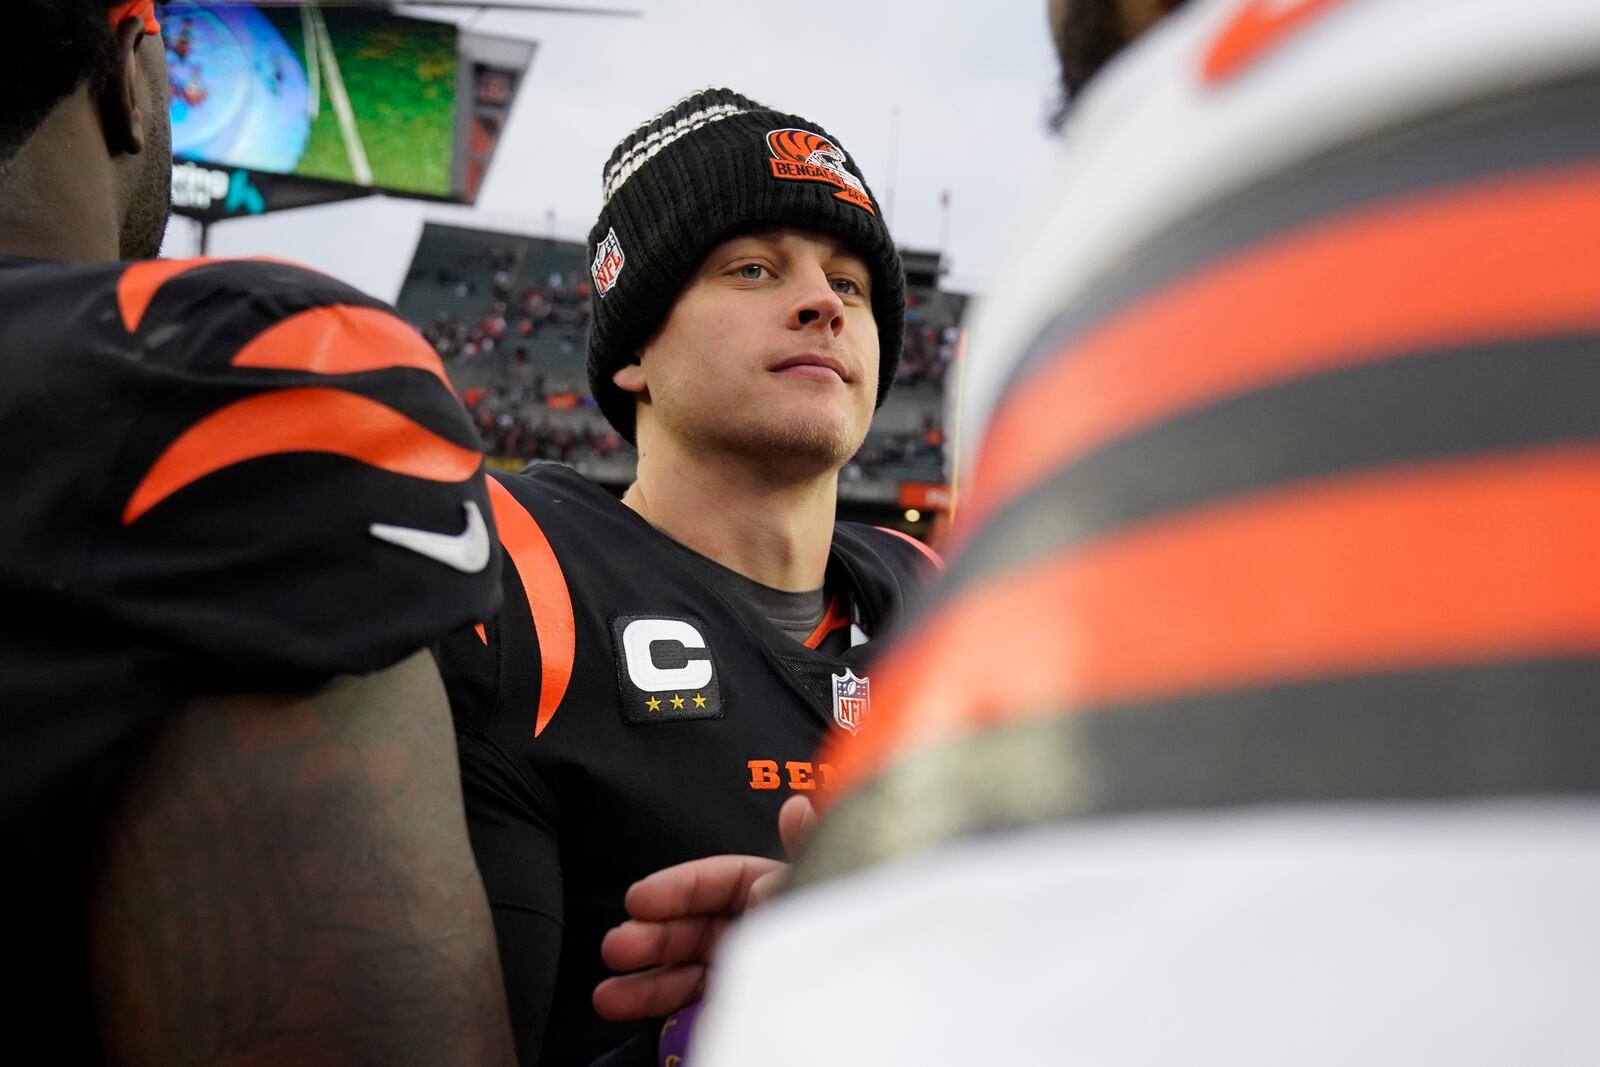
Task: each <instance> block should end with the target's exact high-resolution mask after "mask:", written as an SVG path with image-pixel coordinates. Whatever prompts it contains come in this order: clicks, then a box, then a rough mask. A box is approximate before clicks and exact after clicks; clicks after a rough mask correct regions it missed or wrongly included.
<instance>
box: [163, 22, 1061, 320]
mask: <svg viewBox="0 0 1600 1067" xmlns="http://www.w3.org/2000/svg"><path fill="white" fill-rule="evenodd" d="M577 2H580V3H586V2H588V0H577ZM594 6H597V7H600V6H614V7H632V8H636V9H639V10H642V11H643V13H644V14H643V17H641V18H637V19H611V18H589V17H578V16H572V15H555V14H524V13H513V12H478V13H473V12H459V11H457V12H451V11H449V10H447V9H440V8H429V7H425V6H411V7H408V8H405V9H402V10H404V11H405V12H406V13H409V14H417V15H424V16H427V17H438V18H447V19H450V20H452V21H456V22H461V23H463V24H465V25H467V26H469V27H470V28H472V29H474V30H476V31H479V32H483V33H489V34H495V35H503V36H509V37H518V38H522V39H526V40H534V41H537V42H538V44H539V49H538V52H537V53H536V54H535V56H534V60H533V66H532V69H531V70H530V72H529V76H528V78H527V80H526V81H524V82H523V86H522V91H521V95H520V97H519V99H518V101H517V105H516V109H515V111H514V112H513V114H512V119H511V122H510V124H509V126H508V127H507V130H506V134H505V138H504V140H503V141H502V143H501V146H500V151H499V154H498V156H497V157H496V160H495V163H494V167H493V169H492V170H491V171H490V174H489V178H488V181H487V183H486V184H485V186H484V190H483V193H482V195H481V196H480V197H479V201H478V204H477V206H476V207H474V208H471V209H465V208H460V207H454V206H449V205H432V204H419V203H415V202H408V201H404V200H394V199H388V198H381V199H380V198H373V199H369V200H362V201H355V202H351V203H346V204H336V205H330V206H326V207H320V208H310V209H305V210H302V211H296V212H285V213H282V214H278V215H271V216H266V217H264V218H260V219H246V220H239V221H232V222H227V223H223V224H221V225H219V226H217V227H215V228H213V230H212V236H211V252H212V254H214V255H257V254H271V255H276V256H281V257H284V258H287V259H293V260H297V261H299V262H302V263H306V264H309V265H311V266H314V267H319V268H321V269H323V270H326V271H329V272H330V273H333V274H335V275H337V276H339V277H341V278H343V279H345V280H346V281H349V282H351V283H353V284H355V285H357V286H359V287H361V288H363V289H366V290H368V291H370V292H372V293H374V294H375V295H378V296H380V297H383V298H385V299H389V300H392V299H394V297H395V294H396V293H397V292H398V291H399V288H400V284H401V282H402V280H403V279H404V275H405V269H406V266H407V265H408V264H409V262H410V259H411V253H412V251H413V250H414V248H415V245H416V240H417V236H418V234H419V233H420V232H421V229H422V224H423V222H424V221H425V220H428V219H434V220H438V221H443V222H449V223H452V224H458V225H473V226H480V227H483V228H487V229H503V230H511V231H515V232H527V233H537V234H548V233H550V232H552V219H553V232H554V233H555V235H556V236H558V237H561V238H566V239H573V240H581V239H582V238H583V236H584V234H585V233H586V232H587V230H588V228H589V225H590V224H591V223H592V222H593V221H594V217H595V215H596V214H597V213H598V212H599V209H600V167H601V165H602V164H603V163H604V162H605V160H606V157H607V156H609V155H610V154H611V149H612V147H613V146H614V145H615V144H616V143H617V141H619V140H621V139H622V137H623V136H625V135H626V134H627V133H628V131H629V130H631V129H632V128H633V127H634V126H636V125H638V124H639V123H640V122H642V121H644V120H645V119H647V118H649V117H650V116H651V115H653V114H655V113H656V112H658V111H661V110H662V109H664V108H666V107H668V106H669V105H671V104H672V103H673V102H674V101H676V100H678V99H679V98H680V97H683V96H685V95H687V94H689V93H691V92H693V91H695V90H696V89H700V88H704V87H706V86H710V85H725V86H727V87H729V88H732V89H735V90H737V91H739V92H742V93H744V94H745V95H747V96H750V97H752V98H754V99H756V100H758V101H760V102H762V103H765V104H769V105H771V106H773V107H775V108H777V109H779V110H782V111H788V112H792V113H795V114H798V115H801V116H804V117H806V118H809V119H812V120H814V121H815V122H817V123H818V124H820V125H822V126H825V127H827V128H828V130H829V131H830V132H831V133H833V135H834V136H836V137H837V138H838V139H839V140H840V141H842V142H843V143H844V146H845V148H846V149H847V150H848V151H849V152H850V153H851V154H852V155H853V156H854V157H855V158H856V159H857V161H858V162H859V164H860V165H861V168H862V170H863V171H864V172H865V173H866V176H867V181H868V182H869V184H871V185H872V187H873V191H874V192H876V193H877V194H878V197H879V200H880V201H882V202H883V203H884V205H885V213H886V215H888V217H889V222H890V225H891V228H892V230H893V232H894V234H895V237H896V239H897V240H898V241H899V242H900V243H901V244H902V245H905V246H909V247H913V248H936V247H939V244H940V240H941V235H942V232H943V229H942V218H941V214H942V212H941V209H940V193H941V191H943V190H945V189H948V190H949V191H950V202H951V207H950V212H949V234H948V241H947V242H946V244H945V246H944V247H945V251H946V254H947V257H948V266H949V268H950V275H949V278H948V279H947V284H949V285H950V286H951V287H952V288H958V289H963V290H966V291H975V290H978V289H981V287H982V282H983V279H984V278H985V277H986V276H987V275H988V273H989V272H990V271H991V270H992V269H993V268H994V267H995V266H996V265H997V264H996V259H997V257H998V256H999V255H1000V249H1001V247H1002V246H1003V245H1004V244H1006V238H1007V235H1008V234H1009V233H1011V232H1013V231H1014V230H1015V229H1016V228H1017V227H1018V226H1020V225H1021V222H1022V220H1020V219H1017V218H1016V217H1015V214H1014V213H1015V211H1016V210H1017V208H1018V206H1019V205H1020V204H1021V203H1025V202H1026V201H1027V200H1028V199H1029V197H1028V194H1029V193H1030V192H1032V191H1033V190H1034V189H1035V187H1036V183H1037V182H1038V181H1039V175H1040V171H1041V170H1042V169H1043V164H1044V162H1045V160H1046V159H1047V158H1048V156H1049V154H1050V152H1051V151H1052V146H1053V142H1052V140H1051V138H1050V137H1049V135H1048V134H1047V133H1046V124H1045V119H1046V116H1047V114H1048V112H1049V109H1050V106H1051V103H1052V101H1053V99H1054V95H1055V81H1056V74H1055V54H1054V51H1053V49H1052V47H1051V44H1050V38H1049V34H1048V32H1047V29H1046V23H1045V14H1044V9H1045V0H987V2H985V0H783V2H780V0H631V2H630V0H595V3H594ZM896 108H898V110H899V121H898V138H896V137H894V136H893V131H894V129H895V126H896V122H895V119H894V114H895V109H896ZM196 241H197V237H196V233H195V229H194V227H193V226H192V224H190V223H188V222H187V220H183V219H175V220H174V222H173V226H172V230H171V232H170V234H169V237H168V246H167V254H169V255H188V254H192V253H193V252H194V251H195V250H196Z"/></svg>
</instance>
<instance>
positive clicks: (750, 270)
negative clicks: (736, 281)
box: [734, 263, 767, 282]
mask: <svg viewBox="0 0 1600 1067" xmlns="http://www.w3.org/2000/svg"><path fill="white" fill-rule="evenodd" d="M766 270H767V268H766V267H763V266H762V265H761V264H759V263H746V264H745V265H744V266H742V267H740V268H739V269H738V270H737V271H735V272H734V273H736V274H738V275H739V277H741V278H744V279H745V280H746V281H752V282H758V281H760V280H761V278H762V276H763V275H764V274H765V273H766Z"/></svg>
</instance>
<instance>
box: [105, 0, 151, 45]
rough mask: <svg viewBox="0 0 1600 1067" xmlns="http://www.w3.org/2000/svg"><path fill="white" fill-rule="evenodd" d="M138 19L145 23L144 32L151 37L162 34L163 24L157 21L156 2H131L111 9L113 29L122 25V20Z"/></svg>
mask: <svg viewBox="0 0 1600 1067" xmlns="http://www.w3.org/2000/svg"><path fill="white" fill-rule="evenodd" d="M126 18H136V19H138V20H139V21H140V22H142V23H144V32H145V33H148V34H149V35H150V36H151V37H154V36H156V35H157V34H159V33H160V32H161V23H159V22H157V21H156V2H155V0H130V2H129V3H126V4H118V5H117V6H116V7H114V8H112V9H111V28H112V29H115V28H117V27H118V26H120V25H122V20H123V19H126Z"/></svg>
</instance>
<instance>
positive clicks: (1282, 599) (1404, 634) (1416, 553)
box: [822, 447, 1600, 784]
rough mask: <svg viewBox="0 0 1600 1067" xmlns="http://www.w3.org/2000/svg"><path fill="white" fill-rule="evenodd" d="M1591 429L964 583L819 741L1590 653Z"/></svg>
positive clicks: (893, 749)
mask: <svg viewBox="0 0 1600 1067" xmlns="http://www.w3.org/2000/svg"><path fill="white" fill-rule="evenodd" d="M1597 545H1600V448H1594V447H1569V448H1560V449H1554V448H1553V449H1545V450H1540V451H1537V452H1527V453H1520V454H1514V455H1509V456H1500V457H1494V458H1487V459H1478V460H1472V461H1452V462H1448V463H1436V464H1429V465H1416V466H1408V467H1404V468H1395V469H1391V470H1388V471H1383V472H1380V473H1366V474H1363V475H1355V476H1349V477H1341V478H1330V479H1327V480H1324V481H1321V482H1318V483H1312V484H1303V485H1299V486H1295V487H1293V488H1289V489H1284V490H1280V491H1277V492H1272V493H1267V494H1263V495H1260V496H1257V497H1253V498H1247V499H1243V500H1240V501H1238V502H1236V503H1231V504H1227V505H1220V506H1215V507H1210V508H1204V509H1198V510H1195V511H1191V512H1186V513H1184V514H1182V515H1179V516H1176V517H1174V518H1172V519H1169V520H1165V521H1158V522H1154V523H1150V524H1148V525H1146V526H1144V527H1141V528H1138V529H1135V530H1133V531H1130V532H1128V533H1126V534H1123V535H1121V536H1115V537H1112V538H1110V539H1109V540H1107V541H1104V542H1099V543H1094V544H1090V545H1087V546H1085V547H1083V548H1082V549H1081V550H1079V551H1076V552H1073V551H1068V552H1066V553H1062V554H1057V555H1055V556H1053V557H1049V558H1046V559H1044V560H1042V561H1040V562H1039V563H1037V564H1034V565H1029V566H1025V567H1023V568H1021V569H1019V570H1017V571H1014V572H1011V573H1008V574H1007V575H1005V576H1004V577H1002V578H998V579H996V580H993V581H991V582H989V583H988V584H986V585H982V586H978V587H976V588H974V589H973V590H972V591H971V592H968V593H965V594H961V595H958V596H957V597H955V598H954V599H953V600H951V601H950V602H949V603H948V604H946V605H945V606H944V608H943V610H942V611H940V612H939V613H937V614H936V615H934V616H933V617H932V618H931V619H930V620H929V621H928V622H927V623H926V624H925V625H924V626H922V627H921V628H920V629H919V630H918V631H916V632H914V633H913V634H912V635H911V636H910V638H909V639H908V640H907V641H906V642H905V644H903V645H902V646H901V647H900V648H899V649H898V650H897V651H896V652H895V653H892V654H891V655H890V656H889V657H888V658H886V659H885V661H884V662H883V663H882V664H880V665H879V666H878V668H877V669H875V670H874V671H873V675H872V679H873V689H874V690H875V692H874V693H873V696H874V698H875V700H874V703H875V704H876V706H877V707H876V709H875V714H874V716H873V718H872V719H871V720H869V722H868V723H867V725H866V726H865V727H864V728H863V729H862V731H861V733H860V735H859V736H858V737H857V738H855V739H854V743H853V744H849V743H847V744H846V745H845V746H844V747H843V748H841V749H839V750H837V751H833V752H829V753H827V754H825V755H824V756H823V757H822V758H823V759H824V760H826V761H828V762H830V763H833V764H834V766H835V768H836V770H837V773H838V775H839V781H841V782H842V783H848V784H854V783H858V782H860V781H861V780H862V779H863V778H864V777H866V776H868V775H870V774H872V773H874V772H875V771H877V770H878V769H880V768H882V767H883V766H885V765H886V764H887V763H888V762H889V761H891V760H892V759H893V758H895V757H896V756H898V755H900V754H903V753H905V752H907V751H908V750H910V749H916V748H921V747H924V746H926V745H930V744H936V743H938V742H941V741H946V740H950V739H953V738H955V737H958V736H961V735H965V734H969V733H972V732H976V731H978V730H980V729H982V728H985V727H988V726H994V725H999V724H1003V723H1007V722H1013V721H1020V720H1025V719H1028V718H1032V717H1035V716H1040V715H1049V714H1059V713H1061V712H1062V711H1069V710H1074V709H1083V708H1086V707H1095V706H1100V707H1103V706H1105V705H1108V704H1117V703H1122V702H1126V701H1137V700H1151V699H1164V698H1171V697H1178V696H1184V695H1188V694H1193V693H1200V692H1219V691H1223V692H1225V691H1227V690H1228V689H1232V688H1241V687H1255V686H1260V685H1266V684H1272V683H1279V682H1291V681H1302V680H1314V679H1316V678H1320V677H1338V676H1347V675H1352V674H1364V673H1373V672H1382V671H1388V670H1399V669H1416V668H1424V669H1426V668H1429V667H1444V666H1460V665H1488V664H1493V663H1496V662H1501V661H1506V660H1517V659H1529V658H1536V657H1543V656H1558V655H1569V654H1589V655H1592V654H1595V653H1596V652H1600V582H1596V581H1594V580H1593V575H1594V570H1595V561H1596V559H1597V558H1600V548H1597V547H1596V546H1597Z"/></svg>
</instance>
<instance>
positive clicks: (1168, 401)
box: [966, 167, 1600, 532]
mask: <svg viewBox="0 0 1600 1067" xmlns="http://www.w3.org/2000/svg"><path fill="white" fill-rule="evenodd" d="M1595 247H1600V169H1597V168H1593V167H1584V168H1573V169H1570V170H1566V171H1563V172H1560V173H1546V174H1541V175H1536V176H1523V177H1518V178H1514V179H1508V180H1502V181H1496V182H1492V183H1484V184H1480V185H1476V186H1473V187H1471V188H1467V189H1457V190H1453V191H1450V192H1445V193H1434V194H1432V195H1431V196H1429V197H1428V198H1426V199H1415V200H1409V201H1405V202H1400V203H1393V204H1389V205H1387V206H1384V207H1382V208H1377V209H1374V210H1372V211H1370V212H1367V213H1364V214H1359V215H1355V216H1353V217H1346V218H1343V219H1340V220H1335V221H1332V222H1329V223H1327V224H1324V225H1319V226H1316V227H1313V228H1311V229H1310V230H1309V231H1301V232H1299V233H1297V234H1295V235H1293V236H1291V237H1288V238H1285V239H1282V240H1277V241H1272V242H1270V243H1268V244H1266V245H1265V246H1256V247H1255V248H1252V249H1250V250H1247V251H1245V252H1243V253H1241V254H1239V255H1238V256H1236V257H1234V258H1232V259H1229V260H1224V261H1222V262H1221V263H1220V264H1219V265H1217V266H1214V267H1212V268H1210V269H1208V270H1205V271H1203V272H1202V273H1200V274H1199V275H1198V276H1197V277H1190V278H1187V279H1184V280H1182V281H1179V282H1177V283H1175V284H1173V285H1172V286H1169V287H1168V288H1166V289H1164V290H1162V291H1160V292H1158V293H1156V294H1155V295H1154V296H1152V297H1150V298H1149V299H1146V300H1142V301H1139V302H1137V303H1136V304H1134V305H1133V306H1132V307H1129V308H1127V309H1126V310H1124V311H1122V312H1121V313H1119V314H1117V315H1115V316H1114V317H1113V318H1111V319H1110V320H1109V321H1107V322H1105V323H1104V324H1102V325H1100V326H1097V327H1095V328H1093V329H1091V330H1090V331H1088V332H1087V333H1085V334H1083V335H1080V337H1079V338H1078V339H1076V340H1075V341H1073V342H1071V343H1070V345H1069V346H1068V347H1067V348H1066V349H1064V350H1063V351H1062V352H1060V353H1057V354H1056V355H1054V356H1052V357H1051V358H1050V360H1049V362H1048V363H1047V364H1045V365H1044V366H1042V367H1041V368H1040V369H1039V370H1038V372H1036V373H1035V374H1033V375H1032V376H1031V377H1030V378H1027V379H1024V380H1023V381H1021V382H1020V383H1019V384H1018V385H1017V386H1015V387H1013V388H1012V390H1011V392H1010V394H1009V401H1008V402H1007V403H1006V404H1005V405H1004V406H1002V407H1001V408H1000V410H999V413H998V415H997V417H996V419H995V421H994V423H993V426H992V429H991V432H990V434H989V437H988V440H987V441H986V442H985V445H984V448H983V452H982V458H981V460H980V466H979V469H978V476H977V477H976V478H974V479H973V482H972V486H973V488H974V490H975V491H976V492H975V495H974V505H973V507H974V510H973V511H972V512H971V513H969V515H968V516H967V526H966V529H967V530H968V531H969V532H970V531H972V530H974V529H975V528H976V526H977V522H978V520H979V518H980V517H981V516H983V515H988V514H992V513H993V511H994V510H995V508H996V507H997V506H998V505H999V504H1000V503H1001V502H1003V500H1004V499H1006V498H1008V497H1010V496H1012V495H1014V494H1015V493H1016V492H1018V491H1019V490H1021V489H1022V488H1024V487H1025V486H1027V485H1029V484H1031V483H1033V482H1035V481H1036V480H1038V479H1039V478H1041V477H1043V476H1045V475H1048V474H1051V473H1053V472H1055V471H1056V470H1058V469H1060V467H1061V466H1062V465H1063V464H1065V463H1067V462H1069V461H1071V460H1073V459H1075V458H1077V457H1079V456H1082V455H1083V454H1085V453H1087V452H1089V451H1091V450H1092V449H1094V448H1096V447H1098V446H1100V445H1103V444H1105V443H1107V442H1108V441H1109V440H1111V439H1114V438H1116V437H1119V436H1121V435H1125V434H1127V433H1129V432H1131V431H1134V430H1136V429H1138V428H1140V427H1142V426H1147V425H1150V424H1152V423H1155V422H1158V421H1160V420H1162V419H1164V418H1167V417H1169V416H1171V415H1173V414H1175V413H1177V412H1179V411H1183V410H1187V409H1193V408H1197V407H1201V406H1204V405H1206V404H1208V403H1215V402H1217V401H1219V400H1221V399H1224V398H1226V397H1228V396H1230V395H1233V394H1236V393H1240V392H1244V391H1249V390H1253V389H1258V388H1262V387H1265V386H1268V385H1271V384H1274V383H1278V382H1282V381H1287V380H1291V379H1293V378H1296V377H1301V376H1304V375H1309V374H1316V373H1321V372H1326V371H1331V370H1335V369H1338V368H1339V367H1343V366H1348V365H1352V364H1358V363H1364V362H1369V361H1373V360H1378V359H1388V358H1391V357H1393V356H1394V355H1395V354H1396V353H1397V352H1405V351H1408V350H1417V349H1422V348H1429V347H1443V346H1448V345H1452V344H1461V343H1470V342H1474V341H1485V340H1494V339H1504V338H1507V337H1519V336H1525V335H1529V334H1533V333H1552V332H1559V331H1562V330H1576V331H1582V330H1592V329H1595V328H1596V327H1597V326H1600V299H1596V293H1597V292H1600V270H1597V268H1596V266H1595V262H1594V257H1593V255H1592V254H1591V251H1590V250H1591V249H1593V248H1595ZM1490 250H1492V253H1491V251H1490Z"/></svg>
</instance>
